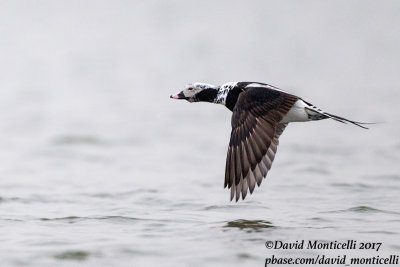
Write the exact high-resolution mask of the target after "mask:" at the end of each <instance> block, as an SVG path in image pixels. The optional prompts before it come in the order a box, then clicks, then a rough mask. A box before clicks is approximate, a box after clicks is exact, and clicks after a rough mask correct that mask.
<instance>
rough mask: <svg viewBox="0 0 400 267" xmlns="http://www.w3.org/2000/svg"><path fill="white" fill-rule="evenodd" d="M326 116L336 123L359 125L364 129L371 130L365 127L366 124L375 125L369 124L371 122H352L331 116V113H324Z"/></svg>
mask: <svg viewBox="0 0 400 267" xmlns="http://www.w3.org/2000/svg"><path fill="white" fill-rule="evenodd" d="M324 115H327V116H328V117H329V118H331V119H334V120H335V121H339V122H342V123H347V122H349V123H351V124H354V125H357V126H358V127H361V128H363V129H369V128H367V127H365V126H363V125H365V124H375V123H369V122H358V121H352V120H348V119H346V118H343V117H339V116H336V115H333V114H330V113H326V112H324Z"/></svg>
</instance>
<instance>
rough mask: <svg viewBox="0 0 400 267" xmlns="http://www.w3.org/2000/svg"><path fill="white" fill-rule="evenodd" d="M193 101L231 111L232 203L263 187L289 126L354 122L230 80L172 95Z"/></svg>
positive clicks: (228, 170) (228, 181) (273, 90)
mask: <svg viewBox="0 0 400 267" xmlns="http://www.w3.org/2000/svg"><path fill="white" fill-rule="evenodd" d="M171 98H174V99H186V100H187V101H189V102H200V101H201V102H210V103H216V104H222V105H224V106H226V107H227V108H228V109H229V110H231V111H232V120H231V124H232V132H231V137H230V142H229V147H228V153H227V159H226V167H225V183H224V185H225V187H228V188H230V189H231V196H230V198H231V200H232V199H233V198H236V201H238V200H239V199H240V196H242V199H244V198H245V197H246V195H247V192H248V191H250V194H251V193H253V191H254V188H255V185H256V184H257V185H258V186H260V185H261V182H262V180H263V178H265V177H266V175H267V173H268V171H269V170H270V169H271V166H272V162H273V160H274V158H275V154H276V151H277V147H278V144H279V137H280V135H281V134H282V132H283V131H284V129H285V128H286V126H287V125H288V123H290V122H306V121H314V120H321V119H328V118H331V119H334V120H336V121H339V122H342V123H352V124H355V125H357V126H359V127H362V128H366V127H364V126H362V124H363V123H359V122H355V121H351V120H348V119H345V118H342V117H339V116H336V115H332V114H329V113H327V112H324V111H322V110H321V109H319V108H317V107H316V106H314V105H312V104H310V103H308V102H306V101H304V100H303V99H301V98H300V97H298V96H295V95H292V94H290V93H286V92H284V91H282V90H281V89H279V88H277V87H274V86H271V85H268V84H265V83H259V82H230V83H226V84H223V85H221V86H214V85H209V84H205V83H193V84H189V85H187V86H186V88H185V89H184V90H183V91H181V92H179V93H177V94H175V95H171Z"/></svg>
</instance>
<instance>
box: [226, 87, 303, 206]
mask: <svg viewBox="0 0 400 267" xmlns="http://www.w3.org/2000/svg"><path fill="white" fill-rule="evenodd" d="M297 99H298V97H296V96H294V95H290V94H287V93H284V92H281V91H276V90H272V89H268V88H263V87H252V88H249V89H247V90H246V91H245V92H243V93H241V94H240V95H239V98H238V100H237V102H236V105H235V107H234V109H233V114H232V132H231V140H230V142H229V148H228V155H227V159H226V169H225V185H224V186H225V187H226V186H228V188H231V200H232V199H233V197H234V196H235V194H236V201H238V200H239V198H240V194H242V199H244V198H245V197H246V194H247V190H248V189H250V194H251V193H253V191H254V187H255V184H256V183H257V185H258V186H260V184H261V182H262V179H263V177H265V176H266V175H267V173H268V171H269V169H270V168H271V165H272V161H273V160H274V158H275V153H276V149H277V146H278V143H279V141H278V138H279V136H280V135H281V134H282V132H283V130H284V129H285V127H286V126H287V124H280V123H279V122H280V121H281V120H282V118H283V117H284V116H285V114H286V113H287V112H288V111H289V110H290V109H291V108H292V106H293V105H294V103H295V102H296V101H297Z"/></svg>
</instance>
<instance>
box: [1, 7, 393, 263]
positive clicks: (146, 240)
mask: <svg viewBox="0 0 400 267" xmlns="http://www.w3.org/2000/svg"><path fill="white" fill-rule="evenodd" d="M399 9H400V5H399V3H398V2H396V1H385V5H383V4H381V3H380V2H378V1H324V2H323V3H322V2H320V1H302V2H301V3H298V2H297V1H285V3H283V2H281V1H251V2H249V3H247V2H246V4H244V3H241V2H232V1H219V2H218V3H215V2H212V1H201V2H190V3H189V2H184V1H169V2H165V1H147V2H143V3H139V2H134V1H129V2H128V1H119V2H115V1H86V2H81V1H72V2H71V1H64V2H63V1H61V2H60V1H58V2H54V1H37V2H32V1H26V2H14V1H8V2H7V1H3V3H2V8H1V11H0V12H1V16H0V20H1V23H0V25H1V28H0V31H1V35H2V38H1V41H0V51H1V52H0V59H1V64H0V71H1V73H2V78H1V80H0V85H1V97H0V130H1V134H2V138H1V139H0V160H1V164H0V259H1V266H53V265H57V266H71V265H81V266H133V265H135V266H153V265H154V266H156V265H162V266H189V265H191V266H228V265H234V266H263V264H264V261H265V258H266V257H271V256H272V255H273V254H274V255H276V256H286V257H287V256H297V257H306V256H315V255H317V254H325V255H327V256H332V257H335V256H337V255H343V254H347V255H353V256H357V255H364V256H367V257H372V256H376V255H380V256H382V257H383V256H385V255H389V254H397V255H398V254H399V250H400V244H399V242H398V240H399V235H400V208H399V207H400V206H399V204H400V196H399V190H400V167H399V165H398V162H399V160H400V140H399V138H398V136H399V134H400V127H399V122H400V120H399V117H398V115H399V111H400V109H399V107H398V104H397V100H398V99H399V96H400V93H399V90H398V85H399V84H400V78H399V76H398V69H399V67H400V63H399V62H400V53H399V51H398V47H399V45H400V35H399V34H398V28H399V26H400V19H399V17H398V12H399ZM238 80H254V81H262V82H268V83H271V84H273V85H276V86H279V87H281V88H283V89H285V90H288V91H290V92H292V93H295V94H298V95H300V96H302V97H304V98H305V99H306V100H308V101H310V102H311V103H313V104H315V105H317V106H319V107H321V108H323V109H326V110H327V111H329V112H331V113H333V114H338V115H343V116H347V117H349V118H351V119H355V120H361V121H363V120H364V121H385V123H383V124H377V125H373V126H371V128H372V129H371V130H368V131H366V130H362V129H359V128H358V127H355V126H349V125H342V124H340V123H337V122H334V121H321V122H313V123H298V124H291V125H289V127H287V130H286V131H285V132H284V133H283V135H282V137H281V139H280V140H281V143H280V146H279V148H278V154H277V156H276V159H275V162H274V164H273V168H272V170H271V171H270V173H269V174H268V177H267V179H266V180H264V181H263V184H262V186H261V187H260V188H256V190H255V193H254V194H253V195H252V196H248V198H247V199H246V201H241V202H239V203H231V202H229V191H228V190H224V189H223V179H224V178H223V177H224V167H225V156H226V149H227V145H228V142H229V140H228V139H229V134H230V116H231V114H230V112H229V111H228V110H227V109H225V108H223V107H222V106H218V105H211V104H207V103H197V104H189V103H185V102H182V101H181V102H179V101H173V100H171V99H169V95H170V94H171V93H176V92H177V91H179V90H180V89H181V88H182V87H183V86H184V85H185V84H186V83H189V82H193V81H203V82H208V83H213V84H221V83H224V82H228V81H238ZM303 239H304V240H306V242H307V241H308V240H323V241H335V240H338V241H343V240H349V239H351V240H356V241H357V242H382V243H383V244H382V247H381V249H380V251H379V252H375V251H370V250H366V251H361V250H355V251H352V250H347V251H343V250H339V251H338V250H323V251H313V250H294V249H292V250H287V251H283V250H267V249H266V247H265V242H266V241H269V240H272V241H275V240H281V241H285V242H295V241H300V240H303Z"/></svg>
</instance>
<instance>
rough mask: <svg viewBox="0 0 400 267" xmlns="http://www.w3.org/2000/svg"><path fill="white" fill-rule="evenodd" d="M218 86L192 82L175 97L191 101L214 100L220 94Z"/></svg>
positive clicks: (172, 96) (173, 96) (174, 97)
mask: <svg viewBox="0 0 400 267" xmlns="http://www.w3.org/2000/svg"><path fill="white" fill-rule="evenodd" d="M218 89H219V87H218V86H215V85H211V84H206V83H199V82H196V83H192V84H188V85H186V87H185V89H183V90H182V91H180V92H179V93H177V94H175V95H171V96H170V98H173V99H186V100H187V101H189V102H200V101H202V102H213V101H214V99H215V98H216V97H217V94H218Z"/></svg>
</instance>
